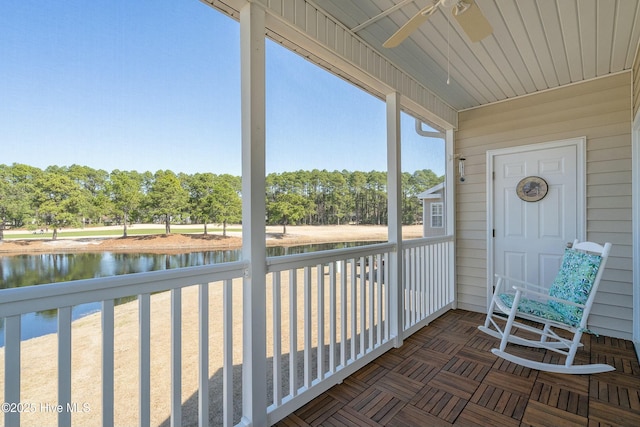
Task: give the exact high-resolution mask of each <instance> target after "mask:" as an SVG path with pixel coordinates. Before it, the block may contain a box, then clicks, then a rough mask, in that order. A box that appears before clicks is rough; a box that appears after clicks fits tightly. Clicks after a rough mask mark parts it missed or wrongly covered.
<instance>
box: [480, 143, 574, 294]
mask: <svg viewBox="0 0 640 427" xmlns="http://www.w3.org/2000/svg"><path fill="white" fill-rule="evenodd" d="M576 141H577V142H580V141H582V140H572V141H568V142H569V144H567V145H564V144H559V143H552V144H541V145H540V146H529V147H526V148H524V149H521V150H517V151H515V150H514V149H510V150H505V152H504V153H501V152H500V151H496V152H493V153H494V154H493V155H491V156H490V159H492V160H493V175H494V178H493V191H492V193H493V201H492V203H493V224H492V228H493V230H492V235H493V236H494V237H493V264H494V265H493V270H494V272H495V273H499V274H504V275H506V276H509V277H513V278H516V279H520V280H526V281H528V282H532V283H538V284H540V285H544V286H549V285H550V283H551V282H552V281H553V278H554V277H555V275H556V273H557V272H558V269H559V267H560V262H561V259H562V254H563V251H564V248H565V247H566V244H567V243H568V242H572V241H573V240H574V239H575V238H583V236H582V235H581V234H582V225H581V221H582V217H583V206H582V200H583V197H582V196H581V194H580V192H582V191H583V189H582V188H581V187H582V184H581V183H582V179H581V178H580V176H579V171H582V167H580V166H579V164H578V162H579V161H582V155H580V154H579V152H580V150H581V144H576V143H575V142H576ZM572 142H573V143H572ZM527 177H540V178H542V179H543V180H544V181H546V183H547V185H548V192H547V194H546V195H545V196H544V198H542V199H541V200H539V201H525V200H522V199H521V198H519V197H518V194H517V191H516V188H517V186H518V183H520V181H521V180H523V179H524V178H527Z"/></svg>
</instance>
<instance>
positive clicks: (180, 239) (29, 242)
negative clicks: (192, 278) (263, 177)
mask: <svg viewBox="0 0 640 427" xmlns="http://www.w3.org/2000/svg"><path fill="white" fill-rule="evenodd" d="M140 227H142V226H140ZM148 227H151V226H147V225H145V226H144V228H148ZM156 227H162V228H164V226H159V225H156ZM103 228H106V227H103ZM115 228H118V227H115ZM182 228H184V227H180V226H173V227H172V234H170V235H168V236H166V235H153V236H129V237H119V238H101V237H83V238H65V237H64V234H62V237H61V238H59V239H57V240H51V239H40V238H37V237H36V238H32V239H20V240H13V239H11V234H12V232H5V237H6V238H7V240H4V241H0V255H12V254H22V253H33V252H75V251H93V252H101V251H122V252H126V251H135V252H139V251H155V252H162V253H172V252H185V251H201V250H212V249H228V248H240V247H241V246H242V239H241V236H242V233H241V232H228V233H227V236H224V237H223V236H222V235H221V233H215V234H214V233H209V234H208V235H204V234H180V230H181V229H182ZM191 228H193V227H191ZM229 228H235V229H237V228H240V226H229ZM421 233H422V226H420V225H412V226H406V227H404V228H403V234H404V238H416V237H421V235H422V234H421ZM266 235H267V246H294V245H300V244H305V243H319V242H353V241H386V240H387V227H386V226H374V225H372V226H368V225H333V226H289V227H287V234H282V227H281V226H269V227H267V229H266Z"/></svg>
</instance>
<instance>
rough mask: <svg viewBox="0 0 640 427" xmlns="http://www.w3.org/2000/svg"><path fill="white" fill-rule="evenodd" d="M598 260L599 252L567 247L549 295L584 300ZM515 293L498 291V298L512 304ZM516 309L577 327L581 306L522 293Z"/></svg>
mask: <svg viewBox="0 0 640 427" xmlns="http://www.w3.org/2000/svg"><path fill="white" fill-rule="evenodd" d="M601 260H602V257H601V256H600V255H594V254H588V253H585V252H580V251H577V250H574V249H566V250H565V252H564V256H563V258H562V265H561V266H560V271H559V272H558V275H557V276H556V278H555V280H554V281H553V283H552V284H551V288H550V289H549V295H550V296H552V297H555V298H560V299H563V300H567V301H571V302H575V303H578V304H585V303H586V302H587V299H588V298H589V293H590V292H591V288H592V286H593V283H594V281H595V279H596V275H597V274H598V269H599V268H600V262H601ZM514 296H515V295H513V294H501V295H499V298H500V299H501V300H502V302H503V303H504V304H505V305H506V306H508V307H512V306H513V298H514ZM518 311H519V312H520V313H526V314H531V315H534V316H537V317H541V318H543V319H547V320H553V321H556V322H561V323H564V324H566V325H571V326H573V327H576V328H577V327H579V326H580V321H581V320H582V311H583V309H582V308H580V307H575V306H572V305H568V304H564V303H561V302H558V301H538V300H531V299H528V298H525V297H521V298H520V303H519V304H518Z"/></svg>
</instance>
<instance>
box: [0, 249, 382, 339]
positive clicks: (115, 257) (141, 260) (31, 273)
mask: <svg viewBox="0 0 640 427" xmlns="http://www.w3.org/2000/svg"><path fill="white" fill-rule="evenodd" d="M371 243H374V242H348V243H322V244H310V245H301V246H293V247H269V248H267V256H269V257H272V256H282V255H293V254H299V253H305V252H314V251H322V250H329V249H341V248H347V247H353V246H360V245H364V244H371ZM241 256H242V251H241V250H240V249H235V250H234V249H228V250H218V251H204V252H188V253H182V254H171V255H168V254H148V253H147V254H135V253H116V252H98V253H66V254H34V255H15V256H0V278H2V281H1V282H0V296H1V293H2V289H9V288H17V287H24V286H36V285H40V284H45V283H57V282H67V281H72V280H82V279H91V278H96V277H107V276H117V275H122V274H131V273H143V272H148V271H156V270H168V269H172V268H179V267H195V266H199V265H208V264H220V263H224V262H233V261H238V260H239V259H240V258H241ZM135 299H136V296H131V297H127V298H121V299H118V300H116V301H115V303H116V305H117V304H122V303H125V302H128V301H133V300H135ZM97 311H100V303H91V304H82V305H79V306H76V307H73V309H72V319H73V320H75V319H79V318H80V317H83V316H86V315H88V314H91V313H95V312H97ZM21 323H22V328H21V329H22V330H21V334H22V339H23V340H24V339H29V338H34V337H38V336H41V335H45V334H49V333H53V332H56V331H57V310H46V311H40V312H36V313H29V314H26V315H23V316H22V322H21ZM1 346H4V319H3V318H1V317H0V347H1Z"/></svg>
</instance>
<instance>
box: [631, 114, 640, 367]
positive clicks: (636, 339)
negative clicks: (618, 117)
mask: <svg viewBox="0 0 640 427" xmlns="http://www.w3.org/2000/svg"><path fill="white" fill-rule="evenodd" d="M631 159H632V160H631V178H632V179H631V201H632V215H631V216H632V224H633V225H632V228H633V233H632V247H633V251H632V268H633V316H632V318H633V327H632V330H633V344H634V346H635V349H636V354H637V356H638V357H639V358H640V229H639V227H640V185H638V180H640V110H639V111H638V112H637V114H636V117H635V120H634V121H633V129H632V138H631Z"/></svg>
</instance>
